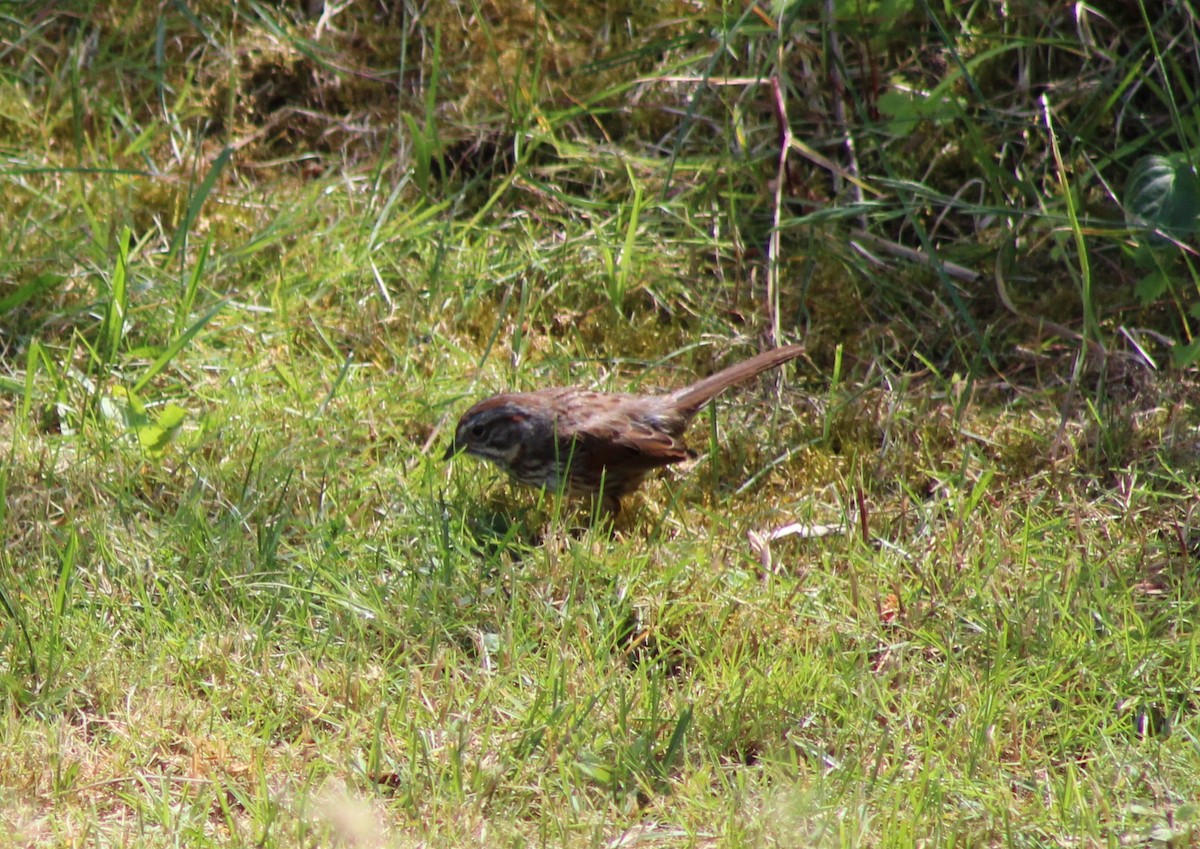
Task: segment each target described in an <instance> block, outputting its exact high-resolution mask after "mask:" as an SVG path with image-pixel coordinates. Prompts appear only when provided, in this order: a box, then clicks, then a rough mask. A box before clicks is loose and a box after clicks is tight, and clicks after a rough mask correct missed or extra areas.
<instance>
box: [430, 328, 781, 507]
mask: <svg viewBox="0 0 1200 849" xmlns="http://www.w3.org/2000/svg"><path fill="white" fill-rule="evenodd" d="M803 352H804V348H803V346H801V345H785V346H783V347H781V348H775V349H774V350H771V351H766V352H764V353H762V354H759V355H758V356H757V357H751V358H750V359H748V360H746V361H745V362H741V363H738V364H737V365H734V366H730V367H729V368H727V369H725V370H724V371H719V372H717V373H716V374H714V375H713V376H711V377H706V378H704V379H703V380H700V381H697V382H696V383H693V384H692V385H691V386H686V387H684V388H683V389H677V390H675V391H674V392H671V393H669V394H667V395H625V394H618V393H610V392H594V391H592V390H590V389H581V388H579V387H573V386H565V387H555V388H551V389H539V390H537V391H536V392H508V393H505V394H502V395H494V396H492V397H491V398H488V399H486V400H484V401H480V402H479V403H478V404H476V405H475V406H474V407H472V408H471V409H469V410H467V412H466V413H464V414H463V417H462V418H461V419H459V421H458V427H457V428H456V429H455V431H454V442H453V443H451V445H450V447H449V449H447V451H446V459H447V460H448V459H450V458H451V457H453V456H454V455H456V454H458V453H459V452H462V451H465V452H466V453H468V454H473V455H475V456H476V457H482V458H483V459H485V460H490V461H491V462H493V463H495V464H496V465H497V466H499V467H500V468H502V469H504V471H506V472H508V474H509V476H510V477H512V479H513V480H516V481H519V482H520V483H523V484H529V485H530V486H540V487H545V488H548V489H559V488H560V487H564V485H565V489H566V491H567V492H569V493H571V494H572V495H583V496H590V497H592V498H597V497H599V498H600V499H601V503H602V505H603V506H604V507H605V509H607V510H608V511H609V512H610V513H611V514H613V515H616V513H617V512H618V510H619V509H620V506H621V499H622V498H623V497H624V496H626V495H628V494H629V493H631V492H633V491H634V490H635V489H637V488H638V487H639V486H640V485H641V483H642V481H643V480H644V479H645V478H646V475H648V474H649V473H650V472H651V471H653V470H654V469H657V468H658V467H659V466H668V465H670V464H672V463H679V462H682V461H683V460H686V459H688V458H689V457H692V456H694V454H693V453H692V452H691V451H689V450H688V449H687V447H686V446H685V445H684V444H683V440H682V437H683V432H684V431H685V430H687V426H688V425H689V424H690V423H691V421H692V419H693V418H694V417H695V415H696V413H697V412H698V411H699V410H700V408H701V407H703V406H704V405H705V404H706V403H707V402H708V401H710V400H712V399H713V398H714V397H715V396H716V395H718V394H719V393H721V392H722V391H724V390H725V389H728V388H729V387H730V386H732V385H734V384H735V383H741V382H742V381H744V380H749V379H750V378H752V377H754V376H755V375H756V374H759V373H760V372H764V371H766V370H767V369H771V368H775V367H776V366H780V365H783V364H784V363H786V362H788V361H789V360H793V359H795V358H796V357H798V356H800V355H801V354H802V353H803Z"/></svg>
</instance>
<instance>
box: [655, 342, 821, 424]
mask: <svg viewBox="0 0 1200 849" xmlns="http://www.w3.org/2000/svg"><path fill="white" fill-rule="evenodd" d="M803 353H804V346H803V345H783V346H782V347H779V348H772V349H771V350H770V351H764V352H763V353H761V354H759V355H758V356H757V357H751V358H750V359H748V360H746V361H745V362H741V363H738V364H737V365H733V366H730V367H729V368H727V369H725V370H724V371H719V372H717V373H716V374H714V375H712V376H711V377H706V378H704V379H703V380H699V381H697V382H695V383H693V384H692V385H691V386H685V387H683V388H682V389H677V390H676V391H675V392H672V393H671V395H670V396H668V397H669V398H670V399H671V401H672V402H673V403H674V404H675V405H676V406H677V407H678V409H679V410H680V411H684V412H686V414H687V415H688V416H689V417H690V416H692V415H693V414H694V413H695V412H696V411H697V410H699V409H700V408H701V407H703V406H704V405H705V404H706V403H707V402H709V401H710V400H712V399H713V398H715V397H716V396H717V395H719V394H720V393H722V392H724V391H725V390H726V389H728V388H729V387H730V386H733V385H734V384H735V383H741V382H742V381H743V380H749V379H750V378H752V377H754V375H756V374H760V373H761V372H764V371H766V370H767V369H772V368H775V367H776V366H781V365H783V364H784V363H786V362H788V361H789V360H794V359H796V357H798V356H800V355H801V354H803Z"/></svg>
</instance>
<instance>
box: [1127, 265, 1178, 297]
mask: <svg viewBox="0 0 1200 849" xmlns="http://www.w3.org/2000/svg"><path fill="white" fill-rule="evenodd" d="M1170 282H1171V281H1170V280H1169V279H1168V278H1167V275H1166V274H1165V273H1164V272H1163V270H1162V269H1161V268H1156V269H1155V270H1154V271H1151V272H1150V273H1149V274H1147V275H1146V276H1145V277H1143V278H1142V279H1141V280H1139V281H1138V282H1137V283H1136V284H1135V285H1134V287H1133V291H1134V293H1135V294H1136V295H1137V298H1138V301H1140V302H1141V304H1142V305H1143V306H1145V305H1146V304H1149V303H1153V302H1154V301H1156V300H1158V299H1159V298H1160V297H1161V296H1162V295H1163V294H1164V293H1165V292H1166V291H1167V289H1168V288H1169V286H1170Z"/></svg>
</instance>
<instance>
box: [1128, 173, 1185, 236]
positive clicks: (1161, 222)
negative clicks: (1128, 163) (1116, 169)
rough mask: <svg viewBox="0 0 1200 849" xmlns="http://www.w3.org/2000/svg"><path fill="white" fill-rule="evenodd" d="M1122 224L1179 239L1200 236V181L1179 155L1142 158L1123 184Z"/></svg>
mask: <svg viewBox="0 0 1200 849" xmlns="http://www.w3.org/2000/svg"><path fill="white" fill-rule="evenodd" d="M1125 221H1126V223H1127V224H1129V226H1131V227H1138V228H1148V229H1151V230H1157V231H1160V232H1162V233H1166V234H1167V235H1169V236H1172V237H1173V238H1177V239H1182V238H1187V237H1189V236H1195V235H1196V234H1197V233H1200V177H1197V176H1196V171H1195V169H1194V168H1193V167H1192V163H1191V160H1190V158H1189V157H1187V156H1186V155H1184V154H1182V153H1173V154H1171V155H1169V156H1145V157H1143V158H1142V159H1140V160H1138V163H1137V164H1136V165H1134V166H1133V170H1132V171H1131V172H1130V173H1129V179H1128V180H1127V181H1126V183H1125Z"/></svg>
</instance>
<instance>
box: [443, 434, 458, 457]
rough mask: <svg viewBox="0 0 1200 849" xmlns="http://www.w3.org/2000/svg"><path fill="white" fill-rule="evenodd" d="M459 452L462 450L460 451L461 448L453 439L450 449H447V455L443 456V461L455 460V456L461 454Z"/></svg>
mask: <svg viewBox="0 0 1200 849" xmlns="http://www.w3.org/2000/svg"><path fill="white" fill-rule="evenodd" d="M459 450H460V449H459V447H458V446H457V445H456V444H455V443H454V440H453V439H452V440H450V445H449V447H447V448H446V453H445V454H443V455H442V459H443V460H451V459H453V458H454V455H455V454H457V453H458V452H459Z"/></svg>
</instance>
